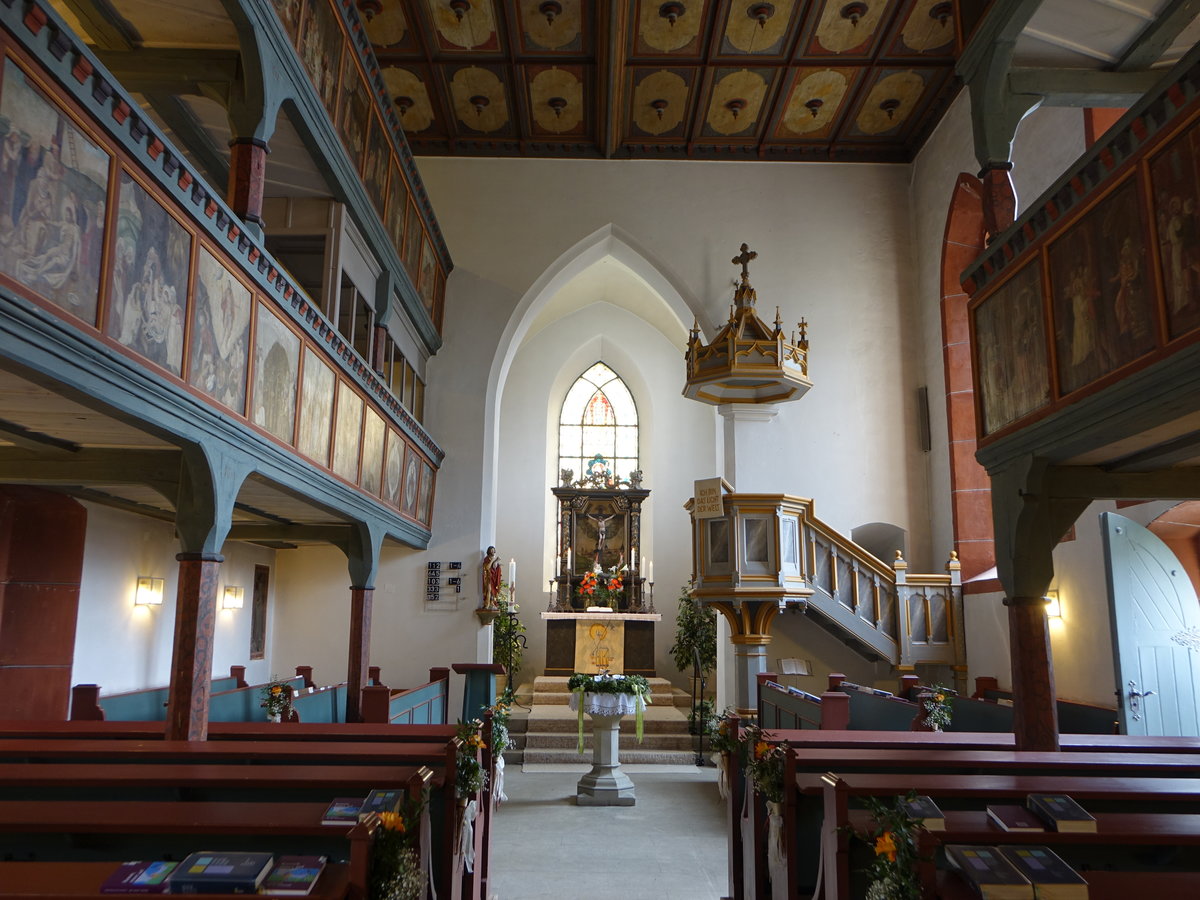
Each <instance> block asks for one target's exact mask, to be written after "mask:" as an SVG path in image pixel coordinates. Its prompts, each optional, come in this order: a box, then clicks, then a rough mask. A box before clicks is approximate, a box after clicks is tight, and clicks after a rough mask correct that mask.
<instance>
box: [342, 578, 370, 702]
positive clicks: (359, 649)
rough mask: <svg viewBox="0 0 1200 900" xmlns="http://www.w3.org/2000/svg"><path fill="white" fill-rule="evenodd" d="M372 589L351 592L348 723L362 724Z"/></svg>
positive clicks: (352, 590)
mask: <svg viewBox="0 0 1200 900" xmlns="http://www.w3.org/2000/svg"><path fill="white" fill-rule="evenodd" d="M374 598H375V588H373V587H352V588H350V655H349V663H348V667H347V672H346V721H347V722H361V721H362V689H363V688H364V687H366V685H367V668H368V666H369V665H370V659H371V603H372V601H373V600H374Z"/></svg>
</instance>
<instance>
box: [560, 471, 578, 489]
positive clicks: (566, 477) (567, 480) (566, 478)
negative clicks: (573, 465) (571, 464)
mask: <svg viewBox="0 0 1200 900" xmlns="http://www.w3.org/2000/svg"><path fill="white" fill-rule="evenodd" d="M574 477H575V470H574V469H559V470H558V480H559V481H560V482H562V483H561V484H560V485H559V487H565V488H569V487H570V486H571V479H573V478H574Z"/></svg>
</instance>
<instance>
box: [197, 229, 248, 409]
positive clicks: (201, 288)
mask: <svg viewBox="0 0 1200 900" xmlns="http://www.w3.org/2000/svg"><path fill="white" fill-rule="evenodd" d="M195 296H196V299H195V303H194V304H193V309H192V340H191V354H190V356H189V358H188V383H189V384H191V385H192V386H193V387H196V388H198V389H199V390H201V391H203V392H204V393H205V394H208V396H210V397H212V398H213V399H214V400H216V401H217V402H218V403H221V404H223V405H225V406H227V407H228V408H229V409H231V410H233V411H234V412H236V413H239V414H241V413H242V412H244V410H245V407H246V360H247V358H248V356H249V340H250V290H249V288H247V287H246V286H245V285H244V284H242V282H241V281H239V280H238V279H237V278H236V277H235V276H234V275H233V273H232V272H230V271H229V270H228V269H226V268H225V266H224V265H223V264H222V263H221V262H220V261H219V260H218V259H217V258H216V257H215V256H213V255H212V253H210V252H209V250H208V248H206V247H201V248H200V260H199V263H198V264H197V266H196V291H195Z"/></svg>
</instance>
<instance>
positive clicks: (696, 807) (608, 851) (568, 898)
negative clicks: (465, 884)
mask: <svg viewBox="0 0 1200 900" xmlns="http://www.w3.org/2000/svg"><path fill="white" fill-rule="evenodd" d="M563 768H567V767H565V766H564V767H563ZM622 768H623V769H624V770H625V771H626V772H627V773H628V775H629V777H630V778H631V779H632V780H633V783H634V789H635V791H636V792H637V804H636V805H635V806H605V807H595V806H593V807H581V806H576V805H575V784H576V782H578V781H579V777H580V775H581V774H583V773H584V772H586V771H587V770H588V767H587V766H574V767H572V771H570V772H545V771H542V772H523V771H522V770H521V768H520V767H519V766H512V767H510V769H509V770H508V772H507V773H506V774H505V783H504V790H505V793H506V794H507V795H508V798H509V799H508V802H506V803H502V804H501V805H500V809H499V810H498V811H497V814H496V818H495V823H494V832H493V836H492V877H491V891H490V892H491V894H492V897H493V898H496V900H598V898H620V900H717V898H720V897H722V896H724V895H725V894H727V893H728V878H727V874H726V873H727V871H728V869H727V866H726V850H725V830H724V822H723V818H722V816H723V811H724V808H725V804H724V801H722V800H721V798H720V797H719V796H718V794H717V772H716V769H715V768H712V767H707V768H704V769H699V768H696V767H695V766H692V767H690V768H689V767H686V766H663V765H658V766H641V765H633V764H631V765H623V766H622Z"/></svg>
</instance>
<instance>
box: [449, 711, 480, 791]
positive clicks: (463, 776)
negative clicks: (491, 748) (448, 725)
mask: <svg viewBox="0 0 1200 900" xmlns="http://www.w3.org/2000/svg"><path fill="white" fill-rule="evenodd" d="M456 736H457V737H458V740H459V744H458V756H457V758H456V760H455V766H454V768H455V778H454V791H455V793H456V794H457V795H458V797H459V798H460V799H472V798H474V796H475V795H476V794H478V793H479V792H480V791H481V790H483V789H484V788H485V787H487V772H485V771H484V770H483V764H482V763H480V761H479V751H480V750H481V749H482V748H483V722H482V721H481V720H479V719H472V720H471V721H470V722H459V723H458V730H457V731H456Z"/></svg>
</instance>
